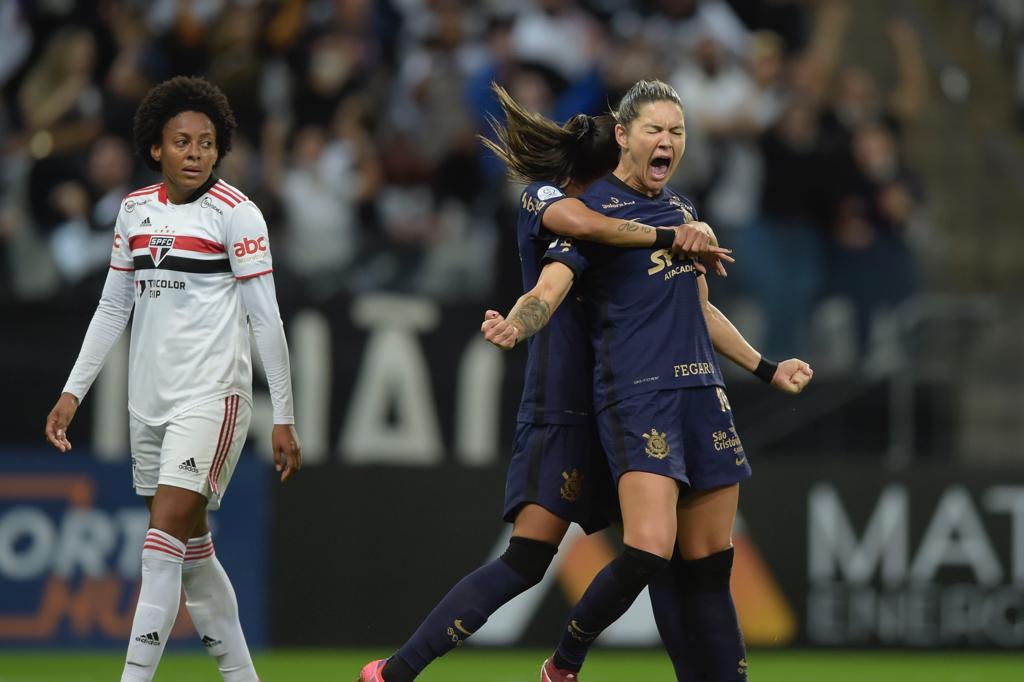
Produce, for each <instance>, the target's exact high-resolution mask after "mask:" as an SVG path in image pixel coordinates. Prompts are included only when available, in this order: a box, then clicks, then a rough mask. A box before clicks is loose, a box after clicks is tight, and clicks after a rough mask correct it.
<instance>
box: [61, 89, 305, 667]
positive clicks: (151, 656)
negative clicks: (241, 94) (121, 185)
mask: <svg viewBox="0 0 1024 682" xmlns="http://www.w3.org/2000/svg"><path fill="white" fill-rule="evenodd" d="M234 128H235V119H234V115H233V114H232V112H231V107H230V105H229V104H228V101H227V98H226V97H225V96H224V93H222V92H221V91H220V90H219V89H218V88H217V87H216V86H215V85H212V84H211V83H209V82H207V81H205V80H203V79H201V78H186V77H177V78H173V79H171V80H168V81H165V82H164V83H161V84H160V85H158V86H156V87H154V88H153V89H152V90H150V91H149V93H148V94H147V95H146V97H145V99H144V100H143V101H142V104H140V105H139V109H138V111H137V112H136V113H135V121H134V130H133V136H134V140H135V148H136V151H137V153H138V154H139V155H140V156H141V157H142V159H143V161H145V163H146V164H147V165H148V166H149V167H150V168H152V169H153V170H157V171H159V172H160V173H161V175H162V176H163V177H162V182H159V183H157V184H154V185H150V186H148V187H143V188H141V189H139V190H136V191H134V192H131V193H129V194H128V196H127V197H125V199H124V201H123V202H122V204H121V209H120V212H119V213H118V216H117V222H116V224H115V228H114V243H113V250H112V253H111V258H110V272H109V273H108V275H107V280H106V283H105V284H104V287H103V295H102V297H101V299H100V302H99V306H98V307H97V309H96V313H95V314H94V315H93V319H92V322H90V324H89V329H88V331H87V332H86V335H85V340H84V341H83V343H82V350H81V352H80V353H79V356H78V360H77V362H76V363H75V366H74V369H72V371H71V376H70V377H69V379H68V382H67V384H66V385H65V387H64V392H63V393H62V394H61V396H60V398H59V399H58V400H57V404H56V405H55V406H54V408H53V410H52V411H51V412H50V414H49V416H48V417H47V419H46V438H47V440H49V442H50V443H51V444H52V445H53V446H54V447H56V448H57V449H58V450H60V451H61V452H68V451H69V450H71V443H70V442H69V441H68V438H67V429H68V426H69V425H70V424H71V420H72V419H73V418H74V415H75V410H76V409H77V408H78V404H79V403H80V401H81V400H82V398H84V397H85V394H86V392H87V391H88V390H89V387H90V386H91V385H92V382H93V381H94V380H95V378H96V375H97V374H98V373H99V371H100V368H101V367H102V365H103V362H104V360H105V359H106V357H107V354H108V353H109V351H110V349H111V347H112V346H113V345H114V342H115V341H116V340H117V338H118V337H119V336H120V335H121V332H122V331H123V330H124V327H125V325H126V324H127V323H128V318H129V316H130V315H131V313H132V309H133V308H134V310H135V320H134V322H133V324H132V332H131V351H130V357H129V391H128V410H129V412H130V414H131V419H130V426H131V448H132V469H133V472H132V474H133V482H134V486H135V490H136V492H137V493H138V494H139V495H142V496H143V497H144V498H145V500H146V504H147V505H148V507H149V511H150V517H149V531H148V532H147V534H146V540H145V543H144V544H143V549H142V587H141V590H140V592H139V602H138V605H137V606H136V609H135V618H134V621H133V623H132V632H131V635H130V637H131V638H130V640H129V642H128V655H127V660H126V663H125V668H124V672H123V674H122V677H121V679H122V680H123V681H135V680H150V679H152V678H153V675H154V673H155V671H156V666H157V664H158V663H159V661H160V656H161V654H162V652H163V648H164V645H165V643H166V641H167V638H168V636H169V635H170V632H171V628H172V626H173V625H174V619H175V617H176V616H177V614H178V608H179V600H180V593H181V590H182V588H184V591H185V605H186V607H187V608H188V611H189V615H190V616H191V617H192V621H193V623H195V626H196V629H197V630H198V633H199V636H200V638H201V639H202V642H203V644H204V645H205V647H206V649H207V651H209V653H210V654H211V655H213V656H214V657H216V659H217V663H218V667H219V669H220V672H221V675H222V677H223V678H224V679H225V680H232V681H239V682H241V681H243V680H245V681H249V680H257V677H256V671H255V669H254V668H253V664H252V659H251V657H250V655H249V651H248V648H247V646H246V644H245V637H244V635H243V634H242V629H241V626H240V624H239V620H238V604H237V601H236V599H235V593H234V589H233V588H232V586H231V582H230V581H229V580H228V577H227V574H226V573H225V572H224V569H223V567H222V566H221V565H220V562H218V561H217V557H216V555H215V554H214V549H213V541H212V539H211V536H210V528H209V524H208V521H207V509H217V508H218V507H219V506H220V503H221V500H222V498H223V497H224V494H225V491H226V489H227V486H228V483H229V482H230V480H231V474H232V472H233V470H234V467H235V463H236V462H237V460H238V455H239V453H240V452H241V449H242V445H243V444H244V442H245V436H246V432H247V430H248V428H249V420H250V418H251V415H252V362H251V359H250V349H249V325H250V324H251V326H252V332H253V334H254V336H255V338H256V345H257V347H258V350H259V354H260V358H261V359H262V361H263V366H264V367H265V368H266V373H267V381H268V383H269V384H270V395H271V400H272V403H273V410H274V429H273V434H272V442H273V450H274V461H275V464H276V467H277V470H278V471H280V472H281V480H282V481H284V480H287V479H288V478H289V477H290V476H291V475H292V474H293V473H294V472H295V471H296V470H297V469H298V468H299V467H300V466H301V463H302V460H301V452H300V449H299V439H298V436H297V435H296V433H295V428H294V426H293V425H294V423H295V418H294V410H293V407H292V391H291V375H290V371H289V367H288V347H287V344H286V341H285V336H284V328H283V326H282V324H281V316H280V313H279V312H278V307H277V298H276V294H275V291H274V279H273V274H272V272H273V267H272V263H271V257H270V244H269V241H268V238H267V226H266V223H265V221H264V220H263V216H262V214H261V213H260V211H259V209H258V208H257V207H256V205H255V204H253V203H252V202H251V201H249V200H248V199H247V198H246V197H245V195H244V194H242V193H241V192H240V191H239V190H237V189H235V188H234V187H232V186H231V185H229V184H227V183H226V182H224V181H223V180H220V179H218V178H217V176H216V175H214V174H213V169H214V168H215V167H216V165H217V163H218V162H219V161H220V160H221V159H223V158H224V156H225V155H226V154H227V153H228V151H230V149H231V135H232V132H233V131H234Z"/></svg>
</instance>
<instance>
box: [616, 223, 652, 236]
mask: <svg viewBox="0 0 1024 682" xmlns="http://www.w3.org/2000/svg"><path fill="white" fill-rule="evenodd" d="M638 230H639V231H640V232H641V233H644V234H646V233H648V232H651V231H652V230H654V228H653V227H649V226H647V225H643V224H641V223H635V222H633V221H632V220H631V221H629V222H628V223H621V224H620V225H619V232H636V231H638Z"/></svg>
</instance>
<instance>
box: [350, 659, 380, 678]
mask: <svg viewBox="0 0 1024 682" xmlns="http://www.w3.org/2000/svg"><path fill="white" fill-rule="evenodd" d="M387 662H388V659H386V658H378V659H377V660H376V661H370V662H369V663H367V664H366V665H364V666H363V669H362V670H361V671H360V673H359V677H358V678H357V679H356V682H384V678H383V677H381V674H380V671H381V670H384V665H385V664H386V663H387Z"/></svg>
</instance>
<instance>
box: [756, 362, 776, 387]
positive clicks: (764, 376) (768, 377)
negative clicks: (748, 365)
mask: <svg viewBox="0 0 1024 682" xmlns="http://www.w3.org/2000/svg"><path fill="white" fill-rule="evenodd" d="M778 368H779V363H777V362H772V361H771V360H765V359H764V358H761V361H760V362H758V363H757V369H755V370H754V376H755V377H757V378H758V379H760V380H761V381H763V382H765V383H766V384H770V383H772V379H773V378H775V370H777V369H778Z"/></svg>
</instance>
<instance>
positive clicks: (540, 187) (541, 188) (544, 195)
mask: <svg viewBox="0 0 1024 682" xmlns="http://www.w3.org/2000/svg"><path fill="white" fill-rule="evenodd" d="M564 196H565V192H563V191H562V190H561V189H559V188H558V187H557V186H556V185H555V183H553V182H550V181H543V180H542V181H539V182H531V183H530V184H529V185H527V186H526V187H524V188H523V192H522V194H521V195H520V197H521V198H522V200H523V201H524V202H525V201H527V199H533V200H535V201H543V202H549V201H551V200H553V199H560V198H562V197H564Z"/></svg>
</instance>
